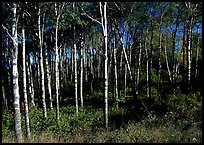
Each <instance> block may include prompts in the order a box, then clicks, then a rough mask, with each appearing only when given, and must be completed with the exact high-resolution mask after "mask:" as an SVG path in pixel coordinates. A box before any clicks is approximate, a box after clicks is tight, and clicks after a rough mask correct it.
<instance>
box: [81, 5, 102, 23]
mask: <svg viewBox="0 0 204 145" xmlns="http://www.w3.org/2000/svg"><path fill="white" fill-rule="evenodd" d="M82 11H83V13H81V15H83V16H86V17H88V18H89V19H91V20H92V21H94V22H96V23H98V24H101V22H99V21H98V20H96V19H94V18H92V17H91V16H89V15H88V14H87V13H85V12H84V10H83V9H82ZM101 25H102V24H101Z"/></svg>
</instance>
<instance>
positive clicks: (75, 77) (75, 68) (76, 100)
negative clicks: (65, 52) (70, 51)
mask: <svg viewBox="0 0 204 145" xmlns="http://www.w3.org/2000/svg"><path fill="white" fill-rule="evenodd" d="M74 6H75V3H73V9H74ZM75 31H76V28H75V24H74V26H73V48H74V88H75V103H76V113H77V116H78V112H79V105H78V94H77V58H76V57H77V54H76V53H77V48H76V40H75V39H76V37H75Z"/></svg>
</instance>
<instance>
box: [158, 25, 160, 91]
mask: <svg viewBox="0 0 204 145" xmlns="http://www.w3.org/2000/svg"><path fill="white" fill-rule="evenodd" d="M160 24H161V23H160ZM158 35H159V60H158V62H159V68H158V90H159V94H160V83H161V25H160V26H159V34H158Z"/></svg>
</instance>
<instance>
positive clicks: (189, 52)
mask: <svg viewBox="0 0 204 145" xmlns="http://www.w3.org/2000/svg"><path fill="white" fill-rule="evenodd" d="M191 31H192V28H191V27H190V29H189V30H188V60H187V62H188V86H189V87H190V83H191V36H190V35H191Z"/></svg>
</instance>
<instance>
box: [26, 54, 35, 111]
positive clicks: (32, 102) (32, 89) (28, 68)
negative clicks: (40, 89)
mask: <svg viewBox="0 0 204 145" xmlns="http://www.w3.org/2000/svg"><path fill="white" fill-rule="evenodd" d="M27 73H28V84H29V89H28V90H29V95H30V98H31V99H30V101H31V107H35V101H34V87H33V77H32V68H31V64H30V58H29V57H28V60H27Z"/></svg>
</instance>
